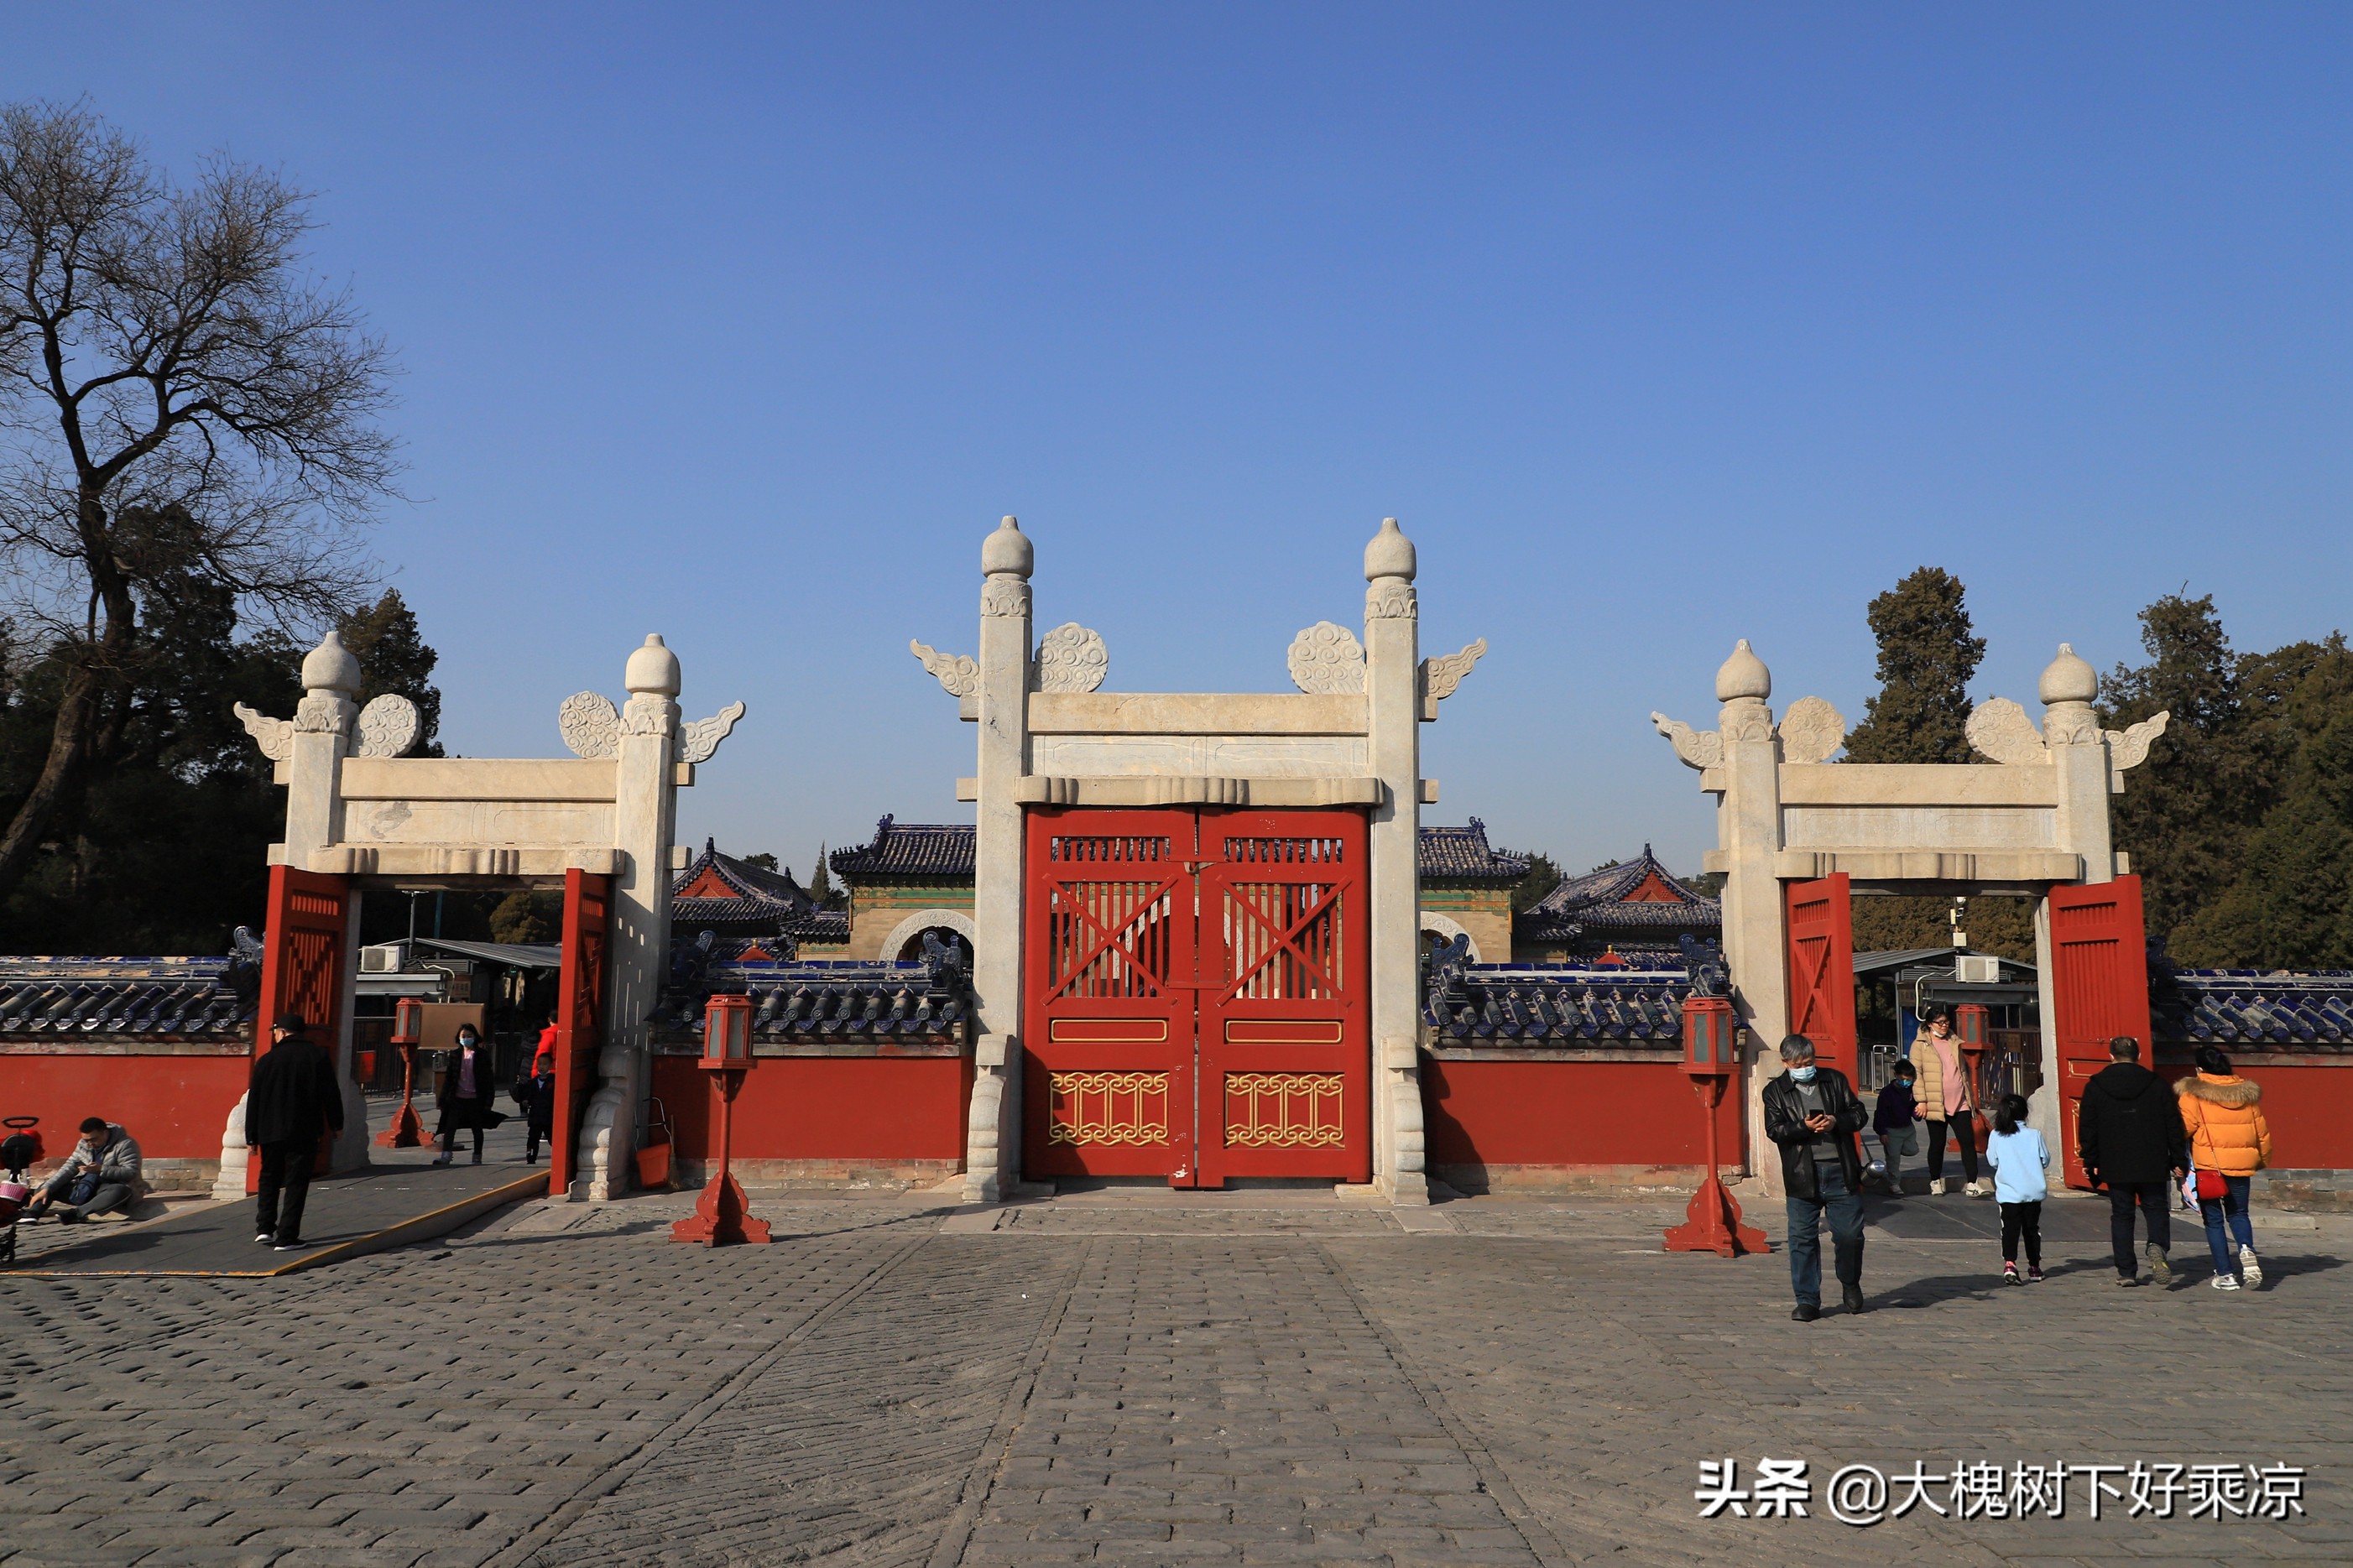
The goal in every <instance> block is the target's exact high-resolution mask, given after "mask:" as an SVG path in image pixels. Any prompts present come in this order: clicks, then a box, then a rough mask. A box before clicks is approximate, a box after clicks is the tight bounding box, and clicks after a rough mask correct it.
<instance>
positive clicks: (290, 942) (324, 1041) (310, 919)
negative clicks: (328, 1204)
mask: <svg viewBox="0 0 2353 1568" xmlns="http://www.w3.org/2000/svg"><path fill="white" fill-rule="evenodd" d="M350 900H351V884H350V883H349V881H347V880H346V879H343V878H342V877H333V876H328V875H325V874H323V873H322V872H317V871H298V870H296V869H295V868H293V867H291V866H272V867H271V868H269V903H268V904H267V906H266V907H265V909H264V910H263V917H262V918H263V921H264V922H265V924H264V929H263V931H262V946H261V999H260V1003H259V1008H258V1010H257V1011H256V1013H255V1015H254V1023H253V1044H254V1051H255V1054H256V1055H259V1053H260V1052H262V1051H265V1050H268V1049H269V1026H271V1025H272V1024H275V1023H276V1022H277V1021H278V1020H279V1018H280V1017H281V1016H284V1015H285V1014H288V1013H300V1014H301V1016H302V1021H303V1022H304V1023H305V1024H308V1025H309V1026H310V1034H311V1038H312V1039H314V1040H316V1041H318V1042H319V1044H320V1045H322V1046H323V1047H326V1049H327V1051H328V1053H329V1054H330V1055H332V1054H333V1052H334V1049H335V1045H336V1042H337V1040H339V1039H340V1038H341V1037H342V1030H343V924H344V919H345V916H346V914H347V913H348V911H349V909H350ZM330 1143H331V1141H330V1140H327V1139H322V1140H321V1141H320V1143H319V1153H318V1163H317V1165H316V1166H315V1167H314V1168H315V1169H316V1170H317V1171H318V1172H319V1173H324V1172H325V1171H326V1169H327V1161H328V1150H329V1147H330ZM260 1183H261V1165H260V1159H259V1154H252V1153H249V1154H248V1156H247V1160H246V1173H245V1190H246V1191H247V1192H248V1193H250V1192H254V1191H257V1190H259V1186H260Z"/></svg>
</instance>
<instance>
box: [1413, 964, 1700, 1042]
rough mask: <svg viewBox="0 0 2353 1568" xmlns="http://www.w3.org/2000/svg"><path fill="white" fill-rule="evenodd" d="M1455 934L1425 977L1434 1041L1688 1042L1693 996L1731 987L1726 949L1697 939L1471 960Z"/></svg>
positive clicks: (1425, 1005) (1425, 1009)
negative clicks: (1617, 950) (1552, 956)
mask: <svg viewBox="0 0 2353 1568" xmlns="http://www.w3.org/2000/svg"><path fill="white" fill-rule="evenodd" d="M1468 951H1469V944H1468V943H1467V942H1463V941H1461V939H1459V938H1458V939H1457V940H1456V941H1455V942H1453V943H1452V944H1451V946H1449V947H1448V948H1445V949H1441V950H1440V952H1438V953H1437V954H1435V955H1434V956H1433V957H1432V958H1431V960H1430V964H1429V967H1428V968H1427V969H1426V970H1425V972H1424V973H1423V976H1422V1021H1423V1023H1424V1024H1425V1025H1427V1026H1428V1027H1429V1029H1430V1043H1431V1044H1432V1046H1434V1047H1439V1048H1446V1047H1511V1046H1527V1047H1566V1046H1588V1047H1620V1048H1630V1049H1632V1048H1642V1047H1654V1048H1656V1049H1658V1050H1660V1051H1661V1052H1679V1051H1681V1050H1682V1048H1683V999H1684V998H1685V997H1687V996H1690V995H1693V994H1699V995H1703V996H1721V995H1723V994H1725V982H1724V971H1723V958H1722V956H1721V955H1720V954H1718V953H1717V952H1715V950H1714V949H1713V948H1707V947H1703V946H1700V945H1698V944H1696V943H1694V944H1691V945H1690V946H1689V947H1688V948H1687V949H1686V951H1685V952H1684V953H1683V956H1682V957H1681V958H1680V959H1677V960H1672V961H1671V960H1665V959H1652V960H1650V961H1647V962H1645V963H1618V964H1601V963H1586V964H1570V963H1470V962H1469V961H1468V959H1467V956H1466V955H1467V953H1468Z"/></svg>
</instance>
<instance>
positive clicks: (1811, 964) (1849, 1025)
mask: <svg viewBox="0 0 2353 1568" xmlns="http://www.w3.org/2000/svg"><path fill="white" fill-rule="evenodd" d="M1781 897H1782V906H1781V907H1782V910H1783V911H1784V913H1785V916H1786V919H1787V921H1788V933H1789V936H1788V940H1789V1033H1791V1034H1793V1035H1803V1036H1805V1037H1806V1038H1808V1039H1810V1040H1811V1041H1812V1042H1813V1043H1814V1059H1815V1060H1817V1061H1819V1062H1820V1063H1821V1064H1822V1065H1823V1066H1824V1067H1833V1068H1838V1069H1839V1071H1841V1072H1842V1073H1844V1074H1846V1076H1847V1079H1848V1080H1849V1081H1850V1082H1852V1080H1853V1079H1854V1070H1855V1066H1854V1058H1855V1050H1854V903H1853V900H1852V898H1850V896H1849V895H1848V891H1847V881H1846V873H1845V872H1843V871H1834V872H1832V873H1831V875H1829V876H1827V877H1824V878H1823V879H1821V880H1820V881H1818V882H1791V883H1788V885H1787V886H1786V887H1785V888H1784V889H1782V894H1781ZM1780 1043H1781V1042H1780V1041H1778V1040H1769V1041H1767V1042H1765V1044H1766V1045H1767V1047H1778V1046H1779V1045H1780Z"/></svg>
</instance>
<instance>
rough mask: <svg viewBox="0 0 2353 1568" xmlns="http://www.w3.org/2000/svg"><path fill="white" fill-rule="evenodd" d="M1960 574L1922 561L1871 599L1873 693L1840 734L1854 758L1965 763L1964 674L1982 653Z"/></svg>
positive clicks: (1968, 756) (1966, 689) (1966, 700)
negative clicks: (1875, 654) (1858, 718)
mask: <svg viewBox="0 0 2353 1568" xmlns="http://www.w3.org/2000/svg"><path fill="white" fill-rule="evenodd" d="M1965 595H1966V590H1965V589H1964V588H1963V587H1962V586H1961V580H1960V579H1959V578H1957V577H1956V576H1954V575H1953V574H1951V573H1949V572H1947V571H1946V570H1945V569H1944V568H1943V567H1941V566H1923V567H1921V568H1920V569H1919V570H1918V571H1916V572H1915V573H1913V574H1911V575H1910V576H1909V577H1906V578H1905V579H1904V580H1903V581H1902V582H1900V583H1898V584H1895V586H1894V587H1893V588H1891V589H1889V590H1888V591H1887V592H1886V593H1884V594H1882V595H1879V596H1878V597H1877V598H1875V599H1873V600H1872V601H1871V607H1870V610H1869V611H1868V616H1869V619H1870V622H1871V635H1872V636H1873V637H1876V638H1877V639H1878V640H1879V694H1878V695H1877V696H1876V697H1873V699H1872V700H1870V702H1869V703H1868V704H1867V705H1865V707H1864V710H1863V720H1862V723H1860V724H1858V725H1856V726H1855V727H1854V730H1853V731H1852V733H1850V734H1849V735H1848V736H1847V738H1846V754H1847V760H1848V761H1849V762H1855V763H1967V762H1973V761H1976V760H1977V759H1976V758H1975V756H1974V755H1973V754H1972V753H1971V752H1970V751H1969V742H1968V735H1967V734H1966V733H1965V732H1964V727H1965V726H1966V725H1967V724H1968V721H1969V678H1970V677H1971V676H1973V675H1975V674H1976V673H1977V669H1978V662H1979V661H1980V660H1982V659H1983V658H1985V646H1986V645H1985V639H1984V638H1983V637H1974V636H1972V635H1970V634H1971V626H1970V623H1969V611H1968V605H1967V604H1966V603H1965V602H1964V597H1965Z"/></svg>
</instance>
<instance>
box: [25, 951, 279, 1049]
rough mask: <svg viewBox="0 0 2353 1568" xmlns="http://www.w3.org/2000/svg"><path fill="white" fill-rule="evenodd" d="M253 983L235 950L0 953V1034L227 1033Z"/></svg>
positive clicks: (238, 1022) (254, 991)
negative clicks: (223, 953)
mask: <svg viewBox="0 0 2353 1568" xmlns="http://www.w3.org/2000/svg"><path fill="white" fill-rule="evenodd" d="M240 934H243V933H242V932H240ZM257 952H258V949H257ZM260 982H261V976H260V973H259V970H258V969H257V968H256V967H255V966H254V964H253V963H250V962H249V961H248V959H247V958H246V957H245V956H244V955H243V954H242V953H240V954H237V955H234V956H231V957H227V958H62V957H58V958H51V957H31V958H0V1038H5V1039H12V1040H38V1039H42V1038H49V1039H61V1038H68V1037H73V1038H79V1037H89V1036H103V1037H121V1036H132V1037H140V1038H145V1039H155V1040H189V1039H206V1038H219V1037H237V1036H240V1035H242V1034H243V1033H245V1032H246V1031H247V1030H248V1029H249V1028H250V1026H252V1023H253V1015H254V1008H255V1005H256V1002H257V1000H258V998H259V994H260Z"/></svg>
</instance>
